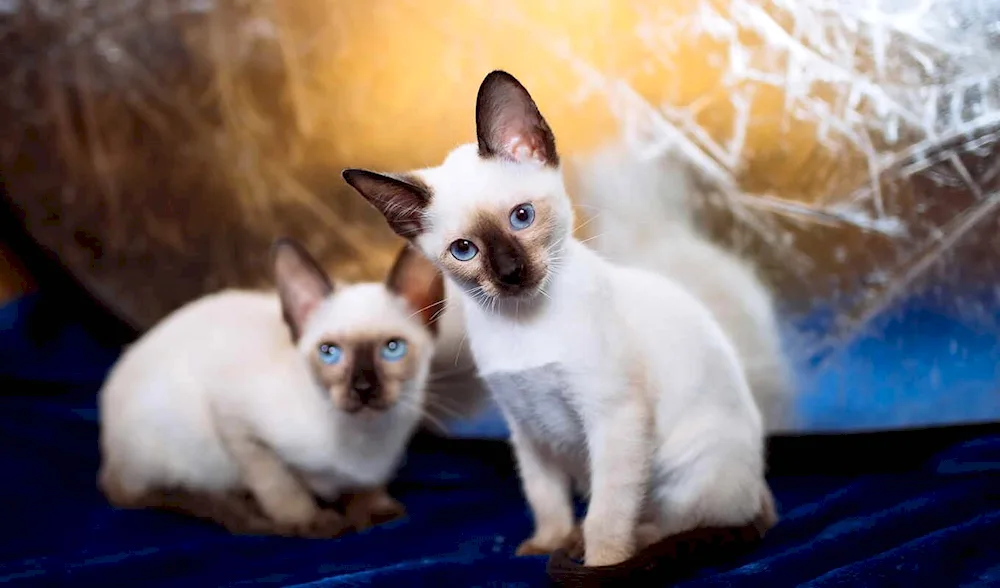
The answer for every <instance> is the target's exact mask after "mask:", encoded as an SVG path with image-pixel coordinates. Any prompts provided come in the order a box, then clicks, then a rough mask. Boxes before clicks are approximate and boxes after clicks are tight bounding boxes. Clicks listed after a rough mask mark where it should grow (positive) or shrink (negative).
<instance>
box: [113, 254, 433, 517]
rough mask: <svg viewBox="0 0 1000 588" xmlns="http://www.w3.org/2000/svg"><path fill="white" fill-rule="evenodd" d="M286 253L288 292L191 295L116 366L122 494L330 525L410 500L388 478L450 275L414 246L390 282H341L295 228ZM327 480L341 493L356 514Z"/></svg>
mask: <svg viewBox="0 0 1000 588" xmlns="http://www.w3.org/2000/svg"><path fill="white" fill-rule="evenodd" d="M273 262H274V272H275V278H276V282H277V290H278V292H277V294H270V293H258V292H248V291H227V292H222V293H219V294H215V295H210V296H206V297H204V298H202V299H200V300H197V301H195V302H192V303H190V304H188V305H187V306H185V307H183V308H181V309H179V310H177V311H176V312H174V313H172V314H171V315H170V316H168V317H167V318H165V319H164V320H163V321H162V322H161V323H160V324H159V325H157V326H156V327H154V328H153V329H152V330H150V331H149V332H148V333H147V334H146V335H145V336H143V337H142V338H141V339H140V340H139V341H138V342H137V343H135V344H134V345H133V346H131V347H130V348H129V349H128V350H127V351H126V352H125V354H124V355H123V356H122V358H121V359H120V360H119V362H118V363H117V364H116V365H115V366H114V368H113V369H112V371H111V374H110V375H109V377H108V380H107V382H106V383H105V385H104V388H103V389H102V390H101V393H100V413H101V454H102V464H101V471H100V474H99V485H100V487H101V489H102V491H103V492H104V493H105V495H106V496H107V498H108V499H109V500H110V501H111V502H112V503H113V504H115V505H118V506H120V507H132V508H138V507H152V508H165V509H172V510H179V511H183V512H186V513H188V514H193V515H195V516H199V517H204V518H210V519H214V520H215V521H217V522H219V523H221V524H222V525H224V526H226V527H227V528H229V529H230V530H231V531H233V532H237V533H274V534H281V535H297V536H319V537H324V536H335V535H338V534H340V533H342V532H343V531H344V530H346V529H348V528H351V527H354V528H362V527H365V526H368V525H370V524H372V523H375V522H379V521H381V520H385V519H388V518H393V517H395V516H398V515H401V514H402V512H403V508H402V506H401V505H400V504H399V503H397V502H396V501H395V500H393V499H392V498H391V497H390V496H389V495H388V494H387V493H386V492H385V490H384V486H385V484H386V483H387V481H388V480H389V478H390V477H391V476H392V475H393V474H394V473H395V471H396V468H397V467H398V464H399V462H400V459H401V457H402V455H403V451H404V449H405V447H406V444H407V442H408V440H409V439H410V436H411V435H412V433H413V431H414V429H415V427H416V426H417V424H418V422H419V421H420V418H421V415H422V409H423V402H424V395H425V392H424V385H425V382H426V380H427V377H428V372H429V368H430V362H431V356H432V354H433V346H434V345H433V343H434V341H433V335H434V330H435V326H434V324H432V322H431V319H432V316H433V313H434V310H435V306H436V305H438V304H439V303H440V301H441V300H442V298H443V296H444V290H443V287H444V284H443V280H442V278H441V275H440V274H439V273H438V272H437V271H436V269H435V268H434V266H433V265H432V264H430V263H428V262H427V261H426V260H425V259H424V258H423V257H422V256H421V255H420V254H419V253H416V252H413V251H412V249H411V248H409V247H407V248H406V249H404V250H403V251H402V253H401V254H400V256H399V258H398V259H397V260H396V263H395V265H394V267H393V269H392V271H391V272H390V274H389V277H388V280H387V283H386V284H385V285H384V286H383V285H381V284H374V283H372V284H358V285H353V286H344V287H340V288H338V289H337V290H336V291H335V290H334V289H333V286H332V285H331V283H330V281H329V278H328V277H327V276H326V274H325V273H324V272H323V271H322V270H321V269H320V268H319V266H318V265H317V264H316V262H315V260H313V258H312V257H310V255H309V254H308V253H307V252H306V251H305V250H304V249H302V248H301V246H299V245H298V244H296V243H295V242H293V241H290V240H279V241H277V242H276V243H275V246H274V249H273ZM314 496H319V497H321V498H323V499H325V500H327V501H331V502H333V501H335V500H337V499H338V498H340V499H342V501H343V502H345V503H346V507H345V508H346V514H347V516H346V520H345V517H344V516H342V515H340V514H339V513H338V512H337V511H336V510H334V509H330V508H322V507H320V506H319V505H318V504H317V501H316V500H315V499H314Z"/></svg>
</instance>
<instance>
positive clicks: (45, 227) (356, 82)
mask: <svg viewBox="0 0 1000 588" xmlns="http://www.w3.org/2000/svg"><path fill="white" fill-rule="evenodd" d="M124 5H128V6H130V7H132V8H130V9H129V10H128V11H124V10H122V8H121V7H122V6H124ZM25 6H26V7H25V8H24V9H23V10H21V11H20V12H18V13H17V14H8V15H5V16H4V17H3V21H4V22H3V26H4V30H5V34H4V35H3V41H2V42H0V49H2V52H0V54H2V55H3V57H0V79H3V80H4V81H5V84H4V85H5V88H12V89H14V90H12V91H11V92H9V93H8V95H7V96H5V97H0V126H2V128H3V134H2V139H0V141H2V145H0V169H2V171H3V178H4V182H5V187H6V191H7V194H6V198H7V199H8V200H9V202H10V203H11V204H13V208H14V209H15V210H16V212H17V216H18V221H19V222H20V224H21V225H22V226H23V227H25V228H26V229H27V232H28V233H29V234H30V235H31V237H32V238H33V239H34V240H35V241H36V242H37V243H38V244H40V245H42V246H43V247H44V248H45V249H47V250H49V251H51V252H52V253H53V254H54V255H55V256H56V258H57V259H58V260H59V262H60V263H61V264H62V265H64V266H65V267H66V268H67V269H68V270H69V271H70V272H72V273H73V274H74V276H76V278H77V279H78V280H80V281H81V282H82V283H83V284H84V286H85V287H86V288H87V290H88V291H89V292H91V293H92V294H93V295H94V296H96V297H97V298H98V299H99V300H100V301H102V302H103V303H104V304H106V305H108V306H109V307H111V308H112V309H113V310H114V311H115V312H117V313H118V314H119V315H121V316H122V317H123V318H124V319H126V320H127V321H128V322H130V323H131V324H133V325H135V326H138V327H140V328H145V327H148V326H149V325H150V324H152V323H153V322H154V321H156V320H157V319H158V318H160V317H162V316H163V315H164V314H165V313H167V312H169V311H170V310H172V309H173V308H175V307H176V306H178V305H180V304H182V303H183V302H185V301H187V300H189V299H191V298H193V297H195V296H198V295H200V294H203V293H206V292H208V291H212V290H215V289H218V288H222V287H227V286H245V287H259V286H264V285H266V284H267V282H268V280H269V277H268V271H267V267H266V255H265V253H266V250H267V245H268V243H269V242H270V240H271V239H272V238H273V237H274V236H276V235H278V234H289V235H292V236H295V237H298V238H300V239H302V240H303V242H304V243H305V244H306V245H307V247H309V248H310V249H311V250H313V251H314V252H315V253H316V254H317V255H319V256H320V257H322V259H323V260H324V262H325V263H326V264H327V265H328V266H329V267H330V268H331V269H332V270H333V271H334V273H335V275H337V276H338V277H341V278H344V279H363V278H371V277H377V276H379V275H380V274H381V273H382V272H383V271H384V269H385V268H386V267H387V265H388V263H389V261H390V260H391V257H392V256H393V255H394V254H395V252H396V250H397V248H398V247H399V242H398V241H396V240H395V238H394V237H392V236H391V235H390V234H389V232H388V230H387V229H386V228H385V227H384V226H383V223H382V221H381V218H380V217H378V215H377V214H375V213H374V212H373V211H370V210H369V209H368V208H367V206H366V205H365V204H364V203H363V202H361V199H360V198H357V197H356V196H355V195H354V194H353V193H352V192H350V191H349V190H347V189H345V187H344V185H343V183H342V181H341V179H340V176H339V172H340V169H341V168H343V167H345V166H362V167H372V168H378V169H405V168H411V167H416V166H426V165H432V164H436V163H437V162H439V161H440V160H441V159H442V158H443V156H444V155H445V154H446V153H447V151H448V150H449V149H451V148H452V147H454V146H455V145H456V144H458V143H461V142H467V141H470V140H473V139H474V124H473V123H474V121H473V108H474V102H475V94H476V89H477V87H478V84H479V82H480V81H481V80H482V78H483V76H484V75H485V74H486V73H487V72H488V71H489V70H491V69H494V68H503V69H506V70H508V71H510V72H512V73H513V74H514V75H515V76H517V77H518V78H519V79H520V80H521V81H522V82H523V83H524V84H525V85H526V86H527V87H528V88H529V90H530V91H531V92H532V94H533V96H534V97H535V99H536V101H537V102H538V104H539V106H540V108H541V110H542V111H543V113H544V114H545V116H546V117H547V119H548V120H549V122H550V124H551V126H552V127H553V129H554V131H555V133H556V137H557V139H558V141H559V145H560V148H561V151H562V153H563V154H564V156H565V157H566V158H572V156H573V155H574V154H579V153H583V152H585V151H587V150H589V149H591V148H594V147H597V146H599V145H601V144H602V143H604V142H606V141H609V140H614V139H616V138H618V137H621V136H622V135H623V133H624V134H626V135H629V134H631V135H639V140H641V141H645V142H646V143H653V142H656V141H668V142H669V143H670V145H668V147H669V148H671V149H672V150H673V151H675V152H676V153H678V154H680V155H681V156H683V157H685V158H686V159H687V160H688V161H689V163H691V164H692V167H693V168H696V169H697V170H698V172H699V175H700V177H701V179H702V185H703V186H704V201H705V203H706V205H707V206H706V214H705V215H704V221H705V223H706V227H707V228H708V229H709V230H710V231H711V232H712V234H713V235H714V236H715V237H717V238H718V239H720V240H721V241H723V242H725V243H728V244H729V245H731V246H733V247H738V248H739V249H741V250H742V251H744V253H745V254H746V255H748V256H750V257H753V258H754V259H755V260H756V261H757V262H758V264H759V265H760V267H761V269H762V272H763V274H764V275H765V277H766V278H767V279H768V281H770V282H771V283H772V284H773V285H774V286H775V287H776V288H777V289H778V290H779V292H780V296H781V298H782V300H783V301H784V302H785V303H786V304H787V305H788V307H789V308H791V309H797V311H806V310H809V309H810V308H812V307H813V306H814V305H815V303H816V301H817V300H824V301H833V302H831V304H834V305H835V306H836V305H841V306H843V308H844V311H843V314H844V315H845V316H846V317H847V322H850V321H851V320H854V321H855V322H857V321H858V320H863V319H864V318H865V317H866V316H868V315H870V314H871V313H872V312H874V311H877V310H878V309H879V308H880V305H884V304H887V303H888V301H889V299H891V298H892V297H893V296H895V294H897V293H898V292H899V291H900V290H901V289H910V288H913V287H915V285H914V284H916V283H917V282H918V281H920V280H921V279H924V278H925V276H927V275H930V272H929V269H928V268H930V267H931V266H932V265H934V264H939V263H940V262H941V260H942V259H944V258H943V257H942V255H944V254H945V253H949V254H953V250H954V249H955V247H954V246H956V244H966V253H963V254H962V255H964V256H965V257H963V259H967V260H973V261H969V262H968V263H966V266H968V265H969V264H972V265H973V266H975V267H977V268H982V267H986V266H984V265H983V263H985V262H982V259H984V258H985V257H989V256H990V255H991V254H992V252H993V251H996V250H997V248H998V245H1000V244H998V243H996V242H994V240H995V238H996V237H995V235H996V231H994V230H992V229H993V227H994V226H995V223H996V220H995V219H996V215H995V211H994V209H993V204H992V200H990V201H988V202H986V204H983V202H984V201H985V200H984V194H986V195H989V194H992V193H993V192H994V191H996V189H997V173H995V172H996V161H997V157H996V155H997V149H996V139H995V137H994V136H993V135H989V134H983V135H982V137H986V138H985V139H983V138H982V137H971V138H970V137H968V136H964V135H963V136H961V137H959V138H958V139H956V138H955V137H952V136H951V135H949V134H948V133H947V132H940V131H941V130H942V129H940V128H936V127H933V125H932V126H931V127H928V126H927V125H924V124H922V123H921V121H919V120H915V119H913V118H912V117H908V116H906V115H907V112H908V111H909V110H914V109H916V108H918V106H913V107H912V108H911V106H910V105H907V104H903V103H902V101H901V100H899V99H898V97H897V99H896V103H895V106H896V107H898V108H897V110H898V111H899V112H896V111H894V110H892V108H890V109H889V111H888V112H887V111H885V110H884V109H882V110H879V109H880V107H879V105H878V104H876V103H875V102H874V101H873V98H872V96H876V97H877V95H878V94H877V92H875V91H874V90H872V88H875V90H879V91H882V90H880V88H881V86H879V85H878V84H880V83H882V84H885V86H886V87H888V88H890V89H891V88H893V87H896V86H898V85H899V84H902V83H904V82H905V80H904V81H903V82H900V81H899V80H895V79H890V77H886V76H887V75H888V74H885V73H884V72H882V73H878V72H875V70H876V69H877V68H875V66H874V65H872V64H873V63H875V61H877V60H876V59H875V54H874V53H873V51H874V49H873V47H872V46H871V45H870V43H869V44H866V43H865V42H860V43H855V44H854V45H851V47H852V48H853V49H851V50H852V51H853V52H854V53H853V54H852V55H847V56H846V57H847V58H848V59H847V61H848V62H849V63H851V64H852V67H853V68H854V70H852V71H851V72H848V73H849V74H850V75H856V76H859V77H860V79H862V81H864V80H869V81H870V82H871V83H869V84H867V85H865V84H862V88H863V91H861V93H860V95H859V96H855V95H854V93H852V90H853V87H852V84H853V83H854V81H852V80H851V79H850V76H848V75H847V74H844V76H843V77H842V78H841V79H838V78H837V77H836V76H833V77H832V78H831V77H830V76H827V77H826V78H825V79H823V80H820V81H819V82H815V83H811V84H809V87H808V88H806V89H805V90H804V91H803V90H801V88H799V87H796V88H795V89H793V90H789V89H788V88H791V86H787V87H786V85H784V83H778V82H775V81H774V80H772V79H770V78H768V77H767V75H764V74H768V73H769V75H772V76H774V77H781V78H782V79H785V82H788V83H790V82H789V81H788V80H789V79H790V78H791V77H794V76H798V77H800V78H801V77H807V74H809V73H810V72H813V70H815V69H817V68H820V67H821V66H823V65H824V64H827V65H831V67H832V66H836V65H837V63H839V62H837V61H836V59H837V58H836V56H835V55H834V56H831V55H826V53H825V51H824V50H823V48H822V47H812V46H810V45H809V43H808V41H809V40H808V39H803V38H801V37H802V35H804V34H808V32H807V33H802V32H801V31H799V30H798V29H799V27H798V24H799V23H798V22H797V21H795V20H794V18H793V17H795V15H794V14H791V13H789V12H788V11H787V9H785V8H781V7H778V6H777V5H773V4H772V3H770V2H765V1H760V2H737V1H730V2H726V1H718V2H715V1H710V0H705V1H700V2H686V1H683V0H671V1H665V0H649V1H640V0H636V1H632V2H607V1H599V0H577V1H569V0H560V1H556V0H545V1H540V0H510V1H507V2H486V1H484V0H481V1H464V0H435V1H420V2H418V1H416V0H413V1H403V0H356V1H342V0H339V1H338V0H296V2H290V1H279V0H256V1H251V0H246V1H238V0H228V1H220V2H202V3H190V2H187V3H181V2H166V1H158V0H144V1H143V2H139V3H121V2H116V1H113V0H97V1H93V2H82V1H76V0H66V3H65V6H63V7H62V8H52V7H51V6H50V7H49V8H48V9H45V10H42V9H40V8H38V6H40V5H34V4H32V3H30V2H29V3H25ZM136 6H137V7H138V8H136ZM182 6H186V7H187V8H186V9H182V8H181V7H182ZM197 6H201V7H202V8H201V9H198V8H195V7H197ZM782 6H783V4H782ZM817 10H821V9H817ZM848 24H849V23H848ZM860 34H861V33H859V35H860ZM796 35H799V36H796ZM898 42H899V43H903V42H907V41H906V39H903V40H900V41H898ZM800 45H801V47H800ZM803 51H805V53H803ZM925 53H926V54H927V55H929V57H928V59H946V58H947V56H944V55H935V54H934V53H933V48H926V51H925ZM815 60H819V62H820V63H814V61H815ZM823 60H826V61H823ZM904 65H905V64H904ZM901 67H902V66H901ZM748 71H750V72H752V73H754V75H748V74H747V72H748ZM741 72H742V73H741ZM873 72H874V73H873ZM813 73H814V72H813ZM842 73H843V72H842ZM793 74H794V76H793ZM865 76H869V77H865ZM818 77H822V76H818ZM872 80H874V81H872ZM894 84H895V86H894ZM910 84H911V86H913V85H914V83H913V82H910ZM864 88H867V90H864ZM866 92H868V93H866ZM886 92H888V90H886ZM919 108H923V106H919ZM908 109H909V110H908ZM824 113H826V115H824ZM894 116H895V117H896V118H897V119H898V120H896V119H893V117H894ZM879 117H881V119H880V118H879ZM873 118H874V120H875V123H876V124H872V119H873ZM894 120H895V122H893V121H894ZM970 120H971V119H970ZM976 120H978V119H976ZM932 122H933V121H932ZM883 123H884V124H883ZM932 127H933V128H932ZM983 128H984V129H985V128H986V127H983ZM886 129H889V130H886ZM944 130H945V131H947V129H944ZM932 131H933V132H937V133H938V134H937V135H935V137H936V138H937V139H940V141H936V142H932V143H929V142H928V137H929V136H930V134H931V132H932ZM986 131H989V132H994V131H995V129H992V128H991V129H986ZM986 131H983V132H984V133H986ZM644 134H645V135H648V136H644ZM971 139H977V140H978V143H977V144H976V145H975V148H966V144H967V142H968V141H969V140H971ZM949 141H950V142H949ZM914 146H922V147H920V148H919V149H914ZM942 154H943V155H942ZM924 162H928V163H926V165H925V164H924ZM918 163H919V165H918ZM942 174H950V175H949V176H948V177H960V178H961V179H963V180H969V181H966V182H965V183H962V184H960V185H959V184H955V183H951V184H949V183H948V182H940V181H938V180H939V178H940V177H941V176H942ZM970 182H971V184H970ZM970 186H972V187H970ZM845 203H846V204H845ZM987 205H988V206H987ZM970 210H972V211H973V213H974V214H973V216H974V218H971V219H970V218H969V216H970ZM983 218H988V219H989V220H988V221H985V222H984V221H982V219H983ZM967 225H968V226H967ZM983 227H986V228H985V229H984V228H983ZM942 231H944V232H945V233H946V234H948V235H951V234H952V233H949V232H948V231H957V232H956V233H955V238H954V239H951V241H952V242H951V243H950V244H949V245H948V246H947V247H943V246H942V240H941V239H940V238H939V237H936V236H935V235H938V234H939V233H941V232H942ZM970 243H971V245H968V244H970ZM977 252H978V253H977ZM977 256H978V257H977ZM984 256H985V257H984ZM975 259H979V261H975ZM8 264H9V263H8V262H5V265H4V266H0V296H5V297H9V296H10V295H12V294H13V293H15V292H18V291H20V290H23V289H24V288H27V287H29V282H28V281H26V279H25V277H24V276H25V272H24V270H23V269H16V270H8V269H6V265H8ZM977 264H978V265H977ZM945 265H950V266H951V267H955V262H954V260H952V262H951V263H950V264H945ZM987 265H989V264H987ZM970 267H971V266H970ZM28 270H29V271H30V270H31V268H30V267H29V268H28ZM983 271H985V272H986V274H988V275H987V276H986V277H982V280H985V282H989V281H990V280H994V278H995V275H994V274H993V273H992V266H991V265H990V267H989V269H987V270H983ZM970 272H971V273H970ZM974 273H975V271H972V270H970V271H969V272H965V273H964V274H963V276H968V275H972V274H974ZM873 276H876V277H875V278H873ZM977 279H978V278H977ZM985 282H984V283H985Z"/></svg>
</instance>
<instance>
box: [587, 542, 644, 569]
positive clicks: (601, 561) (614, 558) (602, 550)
mask: <svg viewBox="0 0 1000 588" xmlns="http://www.w3.org/2000/svg"><path fill="white" fill-rule="evenodd" d="M585 551H586V557H584V560H583V563H584V565H585V566H587V567H601V566H613V565H617V564H620V563H622V562H623V561H626V560H628V559H629V558H630V557H632V555H634V553H635V549H634V548H633V547H632V545H622V544H614V543H611V544H605V545H597V546H594V547H591V546H590V545H589V544H588V545H587V546H586V549H585Z"/></svg>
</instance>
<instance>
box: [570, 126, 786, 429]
mask: <svg viewBox="0 0 1000 588" xmlns="http://www.w3.org/2000/svg"><path fill="white" fill-rule="evenodd" d="M567 172H568V175H570V177H571V179H572V180H573V185H574V186H575V187H576V193H575V195H576V196H577V202H578V203H580V204H582V205H584V206H588V207H590V208H591V209H592V210H593V211H594V218H593V223H592V224H591V223H586V222H585V223H584V224H585V225H589V226H590V227H591V228H592V230H593V232H594V235H595V236H594V240H593V247H594V249H595V250H597V251H598V252H600V253H601V254H603V255H605V256H606V257H607V259H609V260H612V261H615V262H616V263H621V264H623V265H630V266H634V267H641V268H644V269H647V270H650V271H654V272H657V273H661V274H663V275H664V276H666V277H668V278H670V279H672V280H674V281H675V282H677V283H678V284H680V285H681V286H684V287H685V288H687V289H688V290H689V291H690V292H691V293H692V294H694V295H695V296H697V297H698V299H699V300H701V302H702V303H704V304H705V306H707V307H708V309H709V310H711V311H712V314H713V315H714V316H715V318H716V320H718V321H719V324H720V325H722V328H723V330H724V331H725V332H726V334H727V335H728V336H729V339H730V340H731V341H732V342H733V344H734V345H735V347H736V351H737V352H738V354H739V356H740V361H741V363H742V364H743V366H744V369H746V373H747V380H748V382H749V384H750V390H751V392H752V393H753V397H754V400H755V401H756V402H757V405H758V407H759V408H760V410H761V412H762V413H763V417H764V425H765V429H766V430H767V431H781V430H789V429H794V428H795V426H796V422H795V412H794V409H795V404H794V401H795V397H794V394H793V388H792V379H791V370H790V369H789V366H788V364H787V360H786V357H785V353H784V350H783V349H782V346H781V337H780V333H779V330H778V321H777V317H776V316H775V311H774V302H773V300H772V297H771V293H770V292H769V291H768V289H767V287H766V286H765V285H764V284H763V283H762V282H761V280H760V278H758V277H757V275H756V273H755V272H754V268H753V267H752V266H751V265H750V264H749V263H748V262H747V261H745V260H743V259H741V258H740V257H738V256H737V255H735V254H733V253H730V252H729V251H726V250H724V249H722V248H721V247H719V246H718V245H716V244H714V243H712V242H711V241H709V240H708V239H707V238H706V237H705V236H704V235H702V234H700V233H699V231H698V230H697V227H696V225H695V221H694V218H693V212H692V210H691V205H692V204H693V203H692V201H691V199H692V197H693V196H694V194H695V193H696V189H695V187H694V186H693V185H692V183H691V182H690V176H689V175H688V170H687V169H685V168H684V167H682V166H681V165H680V162H679V161H676V160H674V159H672V158H658V159H650V158H641V157H640V156H639V155H638V154H636V153H631V152H629V150H628V149H627V148H626V147H625V146H624V145H612V146H608V147H607V148H604V149H600V150H598V151H596V152H595V153H592V154H590V155H589V156H587V157H581V158H579V159H577V160H576V161H574V162H573V165H572V166H570V169H568V170H567Z"/></svg>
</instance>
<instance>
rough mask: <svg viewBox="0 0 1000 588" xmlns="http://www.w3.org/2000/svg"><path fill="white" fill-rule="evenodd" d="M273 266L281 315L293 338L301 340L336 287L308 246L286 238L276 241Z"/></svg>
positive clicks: (273, 248) (272, 248) (272, 256)
mask: <svg viewBox="0 0 1000 588" xmlns="http://www.w3.org/2000/svg"><path fill="white" fill-rule="evenodd" d="M271 264H272V266H273V268H274V281H275V284H276V285H277V288H278V297H279V298H280V299H281V311H282V314H283V315H284V318H285V322H286V323H288V328H289V330H291V332H292V338H293V339H298V338H299V337H300V336H301V335H302V330H303V328H304V327H305V324H306V322H307V321H308V320H309V317H310V316H312V313H313V312H314V311H315V310H316V308H317V307H318V306H319V305H320V303H322V302H323V300H325V299H326V298H327V297H328V296H329V295H330V294H332V293H333V284H331V283H330V278H329V276H327V275H326V272H325V271H323V268H321V267H320V266H319V263H317V262H316V259H315V258H313V256H312V255H310V254H309V252H308V251H306V249H305V247H303V246H302V245H301V244H300V243H299V242H298V241H295V240H293V239H289V238H287V237H281V238H278V239H275V241H274V244H273V245H272V246H271Z"/></svg>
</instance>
